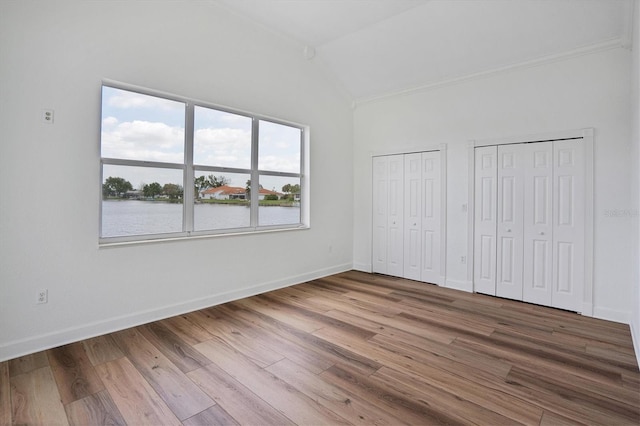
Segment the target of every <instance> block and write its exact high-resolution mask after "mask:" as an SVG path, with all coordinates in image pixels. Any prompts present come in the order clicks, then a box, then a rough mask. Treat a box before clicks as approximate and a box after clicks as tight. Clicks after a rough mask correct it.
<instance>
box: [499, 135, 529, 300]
mask: <svg viewBox="0 0 640 426" xmlns="http://www.w3.org/2000/svg"><path fill="white" fill-rule="evenodd" d="M524 148H525V146H524V145H520V144H517V145H516V144H514V145H503V146H499V147H498V217H497V241H498V244H497V256H496V258H497V268H496V295H497V296H500V297H506V298H509V299H516V300H522V273H523V243H524V223H523V220H524V210H523V209H524V205H523V202H524V194H523V191H524V167H523V166H524V164H523V159H524Z"/></svg>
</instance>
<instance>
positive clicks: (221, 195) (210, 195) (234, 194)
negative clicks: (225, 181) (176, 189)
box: [200, 185, 247, 200]
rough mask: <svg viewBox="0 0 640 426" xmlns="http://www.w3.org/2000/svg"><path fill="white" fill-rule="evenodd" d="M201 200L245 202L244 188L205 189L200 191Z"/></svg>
mask: <svg viewBox="0 0 640 426" xmlns="http://www.w3.org/2000/svg"><path fill="white" fill-rule="evenodd" d="M200 198H202V199H203V200H246V198H247V194H246V189H245V188H240V187H237V186H227V185H222V186H219V187H217V188H207V189H204V190H202V191H200Z"/></svg>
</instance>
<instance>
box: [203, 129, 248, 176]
mask: <svg viewBox="0 0 640 426" xmlns="http://www.w3.org/2000/svg"><path fill="white" fill-rule="evenodd" d="M250 158H251V132H249V131H247V130H242V129H229V128H226V129H210V128H207V129H198V130H196V132H195V141H194V162H195V163H196V164H203V165H213V166H224V167H238V168H249V167H250V166H251V160H250Z"/></svg>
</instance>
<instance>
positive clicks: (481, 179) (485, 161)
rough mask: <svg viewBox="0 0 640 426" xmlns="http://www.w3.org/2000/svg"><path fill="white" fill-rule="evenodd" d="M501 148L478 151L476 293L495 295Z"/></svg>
mask: <svg viewBox="0 0 640 426" xmlns="http://www.w3.org/2000/svg"><path fill="white" fill-rule="evenodd" d="M497 159H498V149H497V147H495V146H487V147H482V148H476V149H475V189H474V190H475V197H474V198H475V199H474V204H475V209H474V210H475V218H474V247H473V259H474V265H473V282H474V291H476V292H479V293H485V294H490V295H494V296H495V294H496V226H497V211H496V210H497V202H496V200H497V188H498V185H497V179H498V166H497Z"/></svg>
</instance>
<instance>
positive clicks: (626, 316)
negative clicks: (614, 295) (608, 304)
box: [593, 306, 631, 324]
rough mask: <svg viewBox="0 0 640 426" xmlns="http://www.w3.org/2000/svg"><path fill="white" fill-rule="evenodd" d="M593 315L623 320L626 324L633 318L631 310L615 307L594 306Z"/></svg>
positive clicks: (615, 320) (604, 318)
mask: <svg viewBox="0 0 640 426" xmlns="http://www.w3.org/2000/svg"><path fill="white" fill-rule="evenodd" d="M593 316H594V317H595V318H600V319H603V320H607V321H614V322H621V323H624V324H629V322H630V321H629V320H630V319H631V312H627V311H617V310H615V309H609V308H598V307H595V306H594V308H593Z"/></svg>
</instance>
